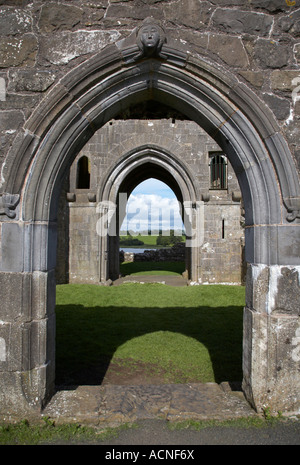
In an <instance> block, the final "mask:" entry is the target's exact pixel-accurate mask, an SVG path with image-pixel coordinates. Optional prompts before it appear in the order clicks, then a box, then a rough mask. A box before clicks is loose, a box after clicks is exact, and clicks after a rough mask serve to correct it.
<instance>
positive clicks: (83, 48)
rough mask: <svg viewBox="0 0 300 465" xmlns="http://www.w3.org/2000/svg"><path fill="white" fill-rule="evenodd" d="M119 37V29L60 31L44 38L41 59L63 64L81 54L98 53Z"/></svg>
mask: <svg viewBox="0 0 300 465" xmlns="http://www.w3.org/2000/svg"><path fill="white" fill-rule="evenodd" d="M119 37H120V33H119V32H117V31H105V32H103V31H76V32H68V31H65V32H59V33H57V34H55V35H54V36H51V37H47V38H42V40H41V46H40V51H39V61H40V62H43V61H44V60H46V61H48V62H50V63H52V64H55V65H63V64H66V63H68V62H69V61H71V60H73V59H74V58H76V57H78V56H80V55H85V54H87V53H92V52H94V53H97V52H98V51H99V50H100V49H101V48H102V47H104V46H105V45H107V44H108V43H112V42H115V41H116V40H117V39H118V38H119Z"/></svg>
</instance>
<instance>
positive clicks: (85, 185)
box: [76, 156, 91, 189]
mask: <svg viewBox="0 0 300 465" xmlns="http://www.w3.org/2000/svg"><path fill="white" fill-rule="evenodd" d="M90 177H91V176H90V160H89V159H88V157H86V156H83V157H81V158H80V159H79V161H78V164H77V185H76V188H77V189H89V188H90Z"/></svg>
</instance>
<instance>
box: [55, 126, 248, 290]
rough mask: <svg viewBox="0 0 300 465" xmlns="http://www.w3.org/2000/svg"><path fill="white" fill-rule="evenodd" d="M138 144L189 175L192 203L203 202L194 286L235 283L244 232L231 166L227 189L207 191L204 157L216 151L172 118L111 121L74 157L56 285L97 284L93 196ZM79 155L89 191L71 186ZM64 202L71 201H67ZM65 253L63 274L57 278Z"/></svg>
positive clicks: (61, 217) (207, 159)
mask: <svg viewBox="0 0 300 465" xmlns="http://www.w3.org/2000/svg"><path fill="white" fill-rule="evenodd" d="M141 146H155V147H161V148H162V149H164V150H166V151H168V152H170V153H171V154H172V155H173V156H174V157H176V158H177V159H178V160H179V161H180V163H182V164H183V165H185V166H186V169H187V170H189V171H190V173H192V175H193V178H194V183H195V188H196V190H197V192H198V200H202V199H205V209H204V237H203V244H202V245H201V247H200V248H199V250H198V252H197V253H198V254H199V255H200V256H199V264H200V270H199V273H200V282H204V283H221V282H227V283H241V275H242V270H241V267H242V260H241V252H242V247H241V245H242V239H243V236H244V231H243V229H242V228H241V203H240V198H241V197H240V195H239V185H238V182H237V178H236V176H235V173H234V171H233V168H232V166H231V164H230V163H229V162H228V169H227V179H228V180H227V189H223V190H214V189H210V187H211V186H210V168H209V164H210V155H211V154H213V153H216V152H218V153H222V151H221V149H220V147H219V146H218V145H217V144H216V143H215V142H214V140H213V139H212V138H211V137H210V136H208V134H206V132H205V131H204V130H203V129H201V128H200V127H199V125H198V124H196V123H194V122H193V121H188V120H175V119H158V120H140V119H139V120H138V119H134V120H132V119H129V120H112V121H110V122H109V123H107V124H106V125H105V126H103V128H101V129H100V130H98V131H97V132H96V133H95V135H94V136H93V137H92V138H91V139H90V141H89V142H88V143H87V144H86V145H85V146H84V148H83V149H82V150H81V151H80V153H79V154H78V155H77V157H76V159H75V161H74V163H73V165H72V167H71V170H70V184H69V189H70V191H69V195H68V197H67V198H66V194H65V192H63V193H62V197H63V199H65V209H64V211H62V213H61V214H60V215H59V218H58V219H59V224H60V223H61V222H62V221H65V219H66V216H67V215H69V225H68V227H67V228H66V227H65V228H63V227H62V226H60V227H59V231H60V233H61V234H60V235H59V236H58V239H59V242H58V243H59V247H58V265H57V276H60V282H68V281H69V282H81V283H82V282H95V283H97V282H98V281H99V270H98V262H99V255H100V251H99V237H98V236H97V232H96V225H97V221H98V219H99V216H100V215H99V211H98V213H97V203H96V202H95V201H96V199H97V198H98V196H97V192H98V191H101V188H103V185H104V183H105V180H106V177H107V175H108V174H109V173H110V172H111V171H112V170H113V169H114V167H115V165H116V164H117V163H118V162H119V160H120V159H121V158H122V157H124V156H125V155H126V154H127V153H129V152H131V151H134V150H136V149H137V148H139V147H141ZM82 156H87V157H88V158H89V160H90V189H77V185H76V182H77V168H78V161H79V160H80V159H81V157H82ZM170 168H171V169H172V161H170ZM235 196H237V198H235ZM63 199H62V200H61V201H62V202H63ZM67 199H69V200H72V201H71V202H68V203H67ZM62 208H63V203H62ZM64 231H65V233H66V234H65V235H64ZM67 244H69V247H67ZM68 249H69V252H70V253H69V258H68V260H67V261H68V267H67V268H68V274H66V275H65V278H63V270H64V269H65V270H66V265H65V263H66V255H68V253H67V252H66V251H67V250H68Z"/></svg>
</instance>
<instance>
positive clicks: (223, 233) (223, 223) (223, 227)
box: [222, 219, 225, 239]
mask: <svg viewBox="0 0 300 465" xmlns="http://www.w3.org/2000/svg"><path fill="white" fill-rule="evenodd" d="M222 239H225V220H224V219H222Z"/></svg>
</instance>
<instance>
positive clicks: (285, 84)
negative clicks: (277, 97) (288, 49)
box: [270, 70, 300, 92]
mask: <svg viewBox="0 0 300 465" xmlns="http://www.w3.org/2000/svg"><path fill="white" fill-rule="evenodd" d="M297 78H298V80H297ZM270 82H271V88H272V89H273V90H282V91H286V92H292V91H293V90H294V89H295V87H296V86H297V85H299V83H300V72H299V71H295V70H280V71H279V70H275V71H272V73H271V76H270Z"/></svg>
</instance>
